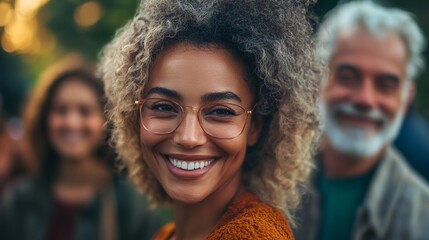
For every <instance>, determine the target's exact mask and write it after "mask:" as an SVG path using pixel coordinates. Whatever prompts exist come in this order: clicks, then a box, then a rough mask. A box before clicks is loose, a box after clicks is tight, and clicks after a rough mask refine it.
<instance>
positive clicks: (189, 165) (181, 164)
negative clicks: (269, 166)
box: [168, 157, 213, 171]
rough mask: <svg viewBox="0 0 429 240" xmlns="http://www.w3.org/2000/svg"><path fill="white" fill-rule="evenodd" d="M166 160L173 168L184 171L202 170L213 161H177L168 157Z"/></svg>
mask: <svg viewBox="0 0 429 240" xmlns="http://www.w3.org/2000/svg"><path fill="white" fill-rule="evenodd" d="M168 160H169V161H170V163H171V164H173V165H174V166H175V167H177V168H180V169H184V170H189V171H192V170H197V169H203V168H205V167H207V166H209V165H210V164H211V163H212V162H213V159H212V160H209V161H199V162H192V161H182V160H177V159H174V158H171V157H168Z"/></svg>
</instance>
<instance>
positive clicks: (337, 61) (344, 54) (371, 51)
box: [330, 29, 408, 78]
mask: <svg viewBox="0 0 429 240" xmlns="http://www.w3.org/2000/svg"><path fill="white" fill-rule="evenodd" d="M407 60H408V59H407V49H406V46H405V44H404V42H403V40H402V39H401V38H400V37H399V36H398V35H395V34H390V33H386V34H383V35H381V36H372V35H371V34H369V33H368V32H367V31H366V30H364V29H358V30H354V31H343V32H342V33H341V34H340V35H339V36H338V41H337V45H336V49H335V52H334V55H333V57H332V59H331V63H330V67H331V68H335V67H336V66H338V65H341V64H349V65H353V66H354V67H356V68H358V69H360V70H361V71H365V72H369V73H375V74H382V73H389V74H395V75H398V76H399V77H400V78H403V77H404V75H405V72H406V66H407Z"/></svg>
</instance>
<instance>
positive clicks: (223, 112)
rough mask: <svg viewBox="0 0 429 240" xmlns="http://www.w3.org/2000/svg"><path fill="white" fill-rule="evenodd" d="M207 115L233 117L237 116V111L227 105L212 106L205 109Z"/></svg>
mask: <svg viewBox="0 0 429 240" xmlns="http://www.w3.org/2000/svg"><path fill="white" fill-rule="evenodd" d="M205 115H208V116H213V117H232V116H236V115H237V114H236V112H235V111H234V110H232V109H230V108H227V107H211V108H209V109H207V110H206V111H205Z"/></svg>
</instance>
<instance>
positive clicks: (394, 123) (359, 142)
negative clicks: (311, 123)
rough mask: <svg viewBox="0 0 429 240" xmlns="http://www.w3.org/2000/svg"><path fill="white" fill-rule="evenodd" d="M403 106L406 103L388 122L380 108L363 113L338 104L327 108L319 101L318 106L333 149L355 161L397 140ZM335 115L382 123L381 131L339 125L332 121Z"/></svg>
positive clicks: (350, 106) (349, 106) (353, 107)
mask: <svg viewBox="0 0 429 240" xmlns="http://www.w3.org/2000/svg"><path fill="white" fill-rule="evenodd" d="M404 106H405V104H402V106H401V107H400V109H399V111H398V113H397V114H396V116H395V118H394V119H393V120H391V119H389V118H388V117H387V116H386V115H385V114H384V113H383V112H382V111H380V110H379V109H372V110H370V111H365V112H364V111H360V110H358V109H357V108H356V107H355V106H354V105H353V104H350V103H339V104H336V105H333V106H326V104H325V103H324V102H323V101H322V102H321V104H320V111H321V116H322V121H323V122H324V125H325V132H326V134H327V135H328V137H329V139H330V142H331V144H332V146H333V147H334V148H335V149H336V150H338V151H340V152H342V153H344V154H346V155H349V156H352V157H356V158H367V157H370V156H374V155H375V154H377V153H378V152H379V151H380V150H381V149H382V148H383V147H384V146H386V145H387V144H390V143H391V142H392V141H393V139H394V138H395V137H396V135H397V134H398V132H399V129H400V127H401V124H402V121H403V118H404V115H405V113H404V108H405V107H404ZM338 112H341V113H342V114H347V115H351V116H360V117H365V118H368V119H372V120H376V121H381V122H382V124H381V128H380V129H379V131H375V130H373V129H368V128H363V127H358V126H352V125H346V126H340V124H339V123H338V122H337V120H336V118H335V114H336V113H338Z"/></svg>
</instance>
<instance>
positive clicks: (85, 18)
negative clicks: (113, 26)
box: [74, 1, 101, 27]
mask: <svg viewBox="0 0 429 240" xmlns="http://www.w3.org/2000/svg"><path fill="white" fill-rule="evenodd" d="M100 18H101V6H100V4H99V3H97V2H94V1H91V2H86V3H84V4H82V5H80V6H79V7H77V8H76V10H75V12H74V20H75V22H76V24H78V25H79V26H81V27H90V26H92V25H94V24H95V23H97V22H98V20H100Z"/></svg>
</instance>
